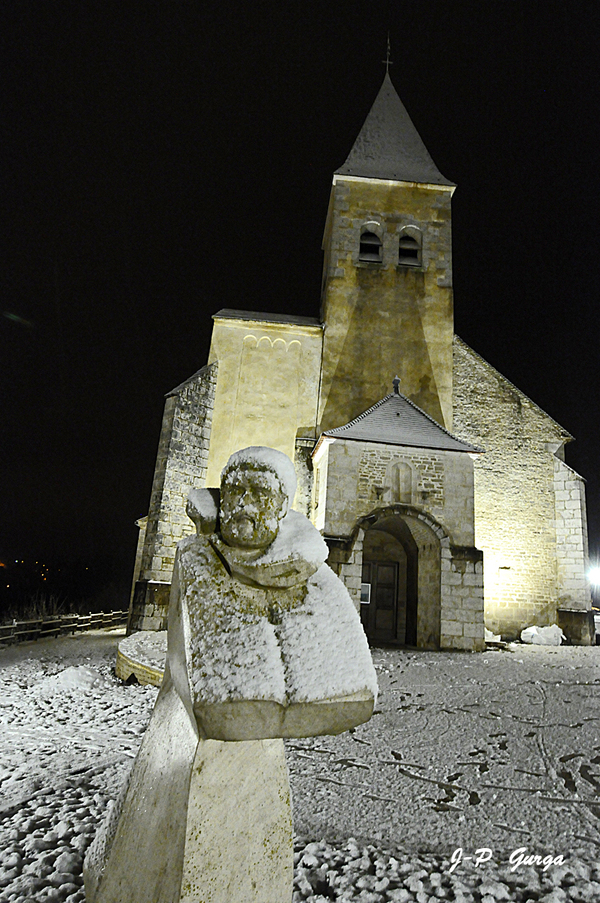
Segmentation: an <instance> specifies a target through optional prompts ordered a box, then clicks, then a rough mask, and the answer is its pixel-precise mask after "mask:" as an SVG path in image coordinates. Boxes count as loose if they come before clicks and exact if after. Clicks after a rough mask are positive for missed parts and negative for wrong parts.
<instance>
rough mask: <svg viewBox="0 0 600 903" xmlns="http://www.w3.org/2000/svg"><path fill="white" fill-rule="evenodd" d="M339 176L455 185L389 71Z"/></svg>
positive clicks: (339, 170) (339, 171)
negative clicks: (433, 154)
mask: <svg viewBox="0 0 600 903" xmlns="http://www.w3.org/2000/svg"><path fill="white" fill-rule="evenodd" d="M336 174H337V175H341V176H363V177H365V178H371V179H391V180H393V181H402V182H425V183H429V184H433V185H450V186H452V185H454V182H450V181H449V180H448V179H446V178H444V176H443V175H442V174H441V172H440V171H439V169H438V168H437V166H436V165H435V163H434V162H433V160H432V159H431V157H430V156H429V152H428V150H427V148H426V147H425V145H424V144H423V141H422V140H421V137H420V135H419V133H418V132H417V130H416V128H415V127H414V125H413V123H412V121H411V119H410V116H409V115H408V113H407V112H406V109H405V107H404V104H403V103H402V101H401V100H400V98H399V97H398V94H397V93H396V89H395V88H394V86H393V84H392V80H391V78H390V75H389V72H387V71H386V73H385V77H384V79H383V84H382V86H381V88H380V91H379V94H378V95H377V97H376V98H375V102H374V104H373V106H372V107H371V110H370V112H369V115H368V116H367V118H366V119H365V123H364V125H363V127H362V129H361V130H360V133H359V135H358V138H357V139H356V141H355V142H354V147H353V148H352V150H351V151H350V153H349V155H348V159H347V160H346V162H345V163H344V165H343V166H341V167H340V168H339V169H338V170H336Z"/></svg>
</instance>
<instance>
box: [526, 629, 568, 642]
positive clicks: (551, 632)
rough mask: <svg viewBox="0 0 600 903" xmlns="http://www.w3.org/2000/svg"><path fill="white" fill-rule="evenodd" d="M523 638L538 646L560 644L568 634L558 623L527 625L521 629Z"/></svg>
mask: <svg viewBox="0 0 600 903" xmlns="http://www.w3.org/2000/svg"><path fill="white" fill-rule="evenodd" d="M521 640H522V641H523V642H524V643H534V644H535V645H536V646H560V644H561V643H562V641H563V640H566V636H565V635H564V633H563V632H562V630H561V629H560V627H559V626H558V624H551V625H550V627H526V628H525V630H522V631H521Z"/></svg>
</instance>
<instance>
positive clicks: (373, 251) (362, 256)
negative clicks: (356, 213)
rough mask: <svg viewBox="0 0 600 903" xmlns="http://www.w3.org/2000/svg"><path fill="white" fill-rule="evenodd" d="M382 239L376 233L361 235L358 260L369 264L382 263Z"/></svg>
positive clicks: (366, 232) (362, 233)
mask: <svg viewBox="0 0 600 903" xmlns="http://www.w3.org/2000/svg"><path fill="white" fill-rule="evenodd" d="M382 252H383V246H382V244H381V239H380V238H379V236H378V235H375V233H374V232H368V231H366V230H365V231H364V232H361V234H360V250H359V252H358V259H359V260H362V261H365V262H368V263H381V261H382V260H383V253H382Z"/></svg>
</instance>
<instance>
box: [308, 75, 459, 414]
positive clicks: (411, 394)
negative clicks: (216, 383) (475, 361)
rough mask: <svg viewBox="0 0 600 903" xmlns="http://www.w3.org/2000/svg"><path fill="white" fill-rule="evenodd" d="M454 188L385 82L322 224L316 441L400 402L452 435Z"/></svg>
mask: <svg viewBox="0 0 600 903" xmlns="http://www.w3.org/2000/svg"><path fill="white" fill-rule="evenodd" d="M454 188H455V185H454V183H452V182H449V181H448V180H447V179H446V178H445V177H444V176H443V175H442V174H441V173H440V171H439V170H438V169H437V167H436V165H435V163H434V162H433V160H432V159H431V157H430V156H429V153H428V151H427V149H426V147H425V145H424V144H423V142H422V140H421V138H420V136H419V134H418V132H417V130H416V129H415V127H414V125H413V123H412V122H411V120H410V117H409V116H408V113H407V112H406V109H405V108H404V106H403V104H402V102H401V100H400V98H399V97H398V94H397V93H396V90H395V88H394V86H393V84H392V82H391V79H390V77H389V74H388V73H386V75H385V78H384V81H383V85H382V86H381V89H380V91H379V94H378V95H377V97H376V99H375V102H374V104H373V106H372V108H371V111H370V112H369V115H368V116H367V119H366V120H365V123H364V125H363V127H362V129H361V131H360V134H359V135H358V138H357V139H356V141H355V143H354V146H353V148H352V150H351V151H350V154H349V156H348V159H347V160H346V162H345V163H344V165H343V166H342V167H340V169H338V170H337V171H336V172H335V174H334V177H333V186H332V190H331V198H330V202H329V210H328V214H327V222H326V225H325V234H324V239H323V250H324V252H325V259H324V268H323V284H322V295H321V319H322V321H323V323H324V327H325V329H324V340H323V341H324V344H323V368H322V377H321V390H320V404H319V421H320V431H324V430H328V429H332V428H334V427H336V426H340V425H341V424H345V423H348V421H349V420H352V419H353V418H354V417H356V416H358V414H360V413H361V412H362V411H365V410H366V409H367V408H369V407H370V406H371V405H373V404H374V403H375V402H377V401H379V399H380V398H382V397H383V396H384V395H386V394H387V393H388V392H389V386H390V381H391V379H392V377H393V376H395V375H396V374H398V376H399V377H400V390H401V392H402V393H403V394H404V395H406V396H407V397H408V398H410V399H411V400H412V401H414V403H415V404H417V405H418V406H419V407H420V408H422V409H423V410H424V411H426V412H427V413H428V414H429V415H430V416H431V417H433V418H434V419H435V420H436V421H437V422H438V423H439V424H441V425H442V426H443V427H445V428H446V429H451V428H452V336H453V332H454V323H453V303H452V243H451V219H450V201H451V197H452V193H453V191H454Z"/></svg>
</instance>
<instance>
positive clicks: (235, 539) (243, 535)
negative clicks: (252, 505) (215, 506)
mask: <svg viewBox="0 0 600 903" xmlns="http://www.w3.org/2000/svg"><path fill="white" fill-rule="evenodd" d="M261 520H262V519H259V518H258V517H255V516H253V515H252V514H251V513H249V512H248V511H247V510H245V511H239V512H237V513H236V514H233V515H232V516H231V517H229V518H227V520H226V522H225V523H222V524H221V535H222V536H223V539H224V540H225V542H226V543H227V544H228V545H232V546H238V547H240V548H243V549H256V550H258V549H265V548H266V547H267V546H268V545H270V544H271V543H272V542H273V540H274V538H275V536H276V535H277V527H278V525H279V521H278V519H277V518H276V517H269V518H265V519H264V521H263V522H262V523H261Z"/></svg>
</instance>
